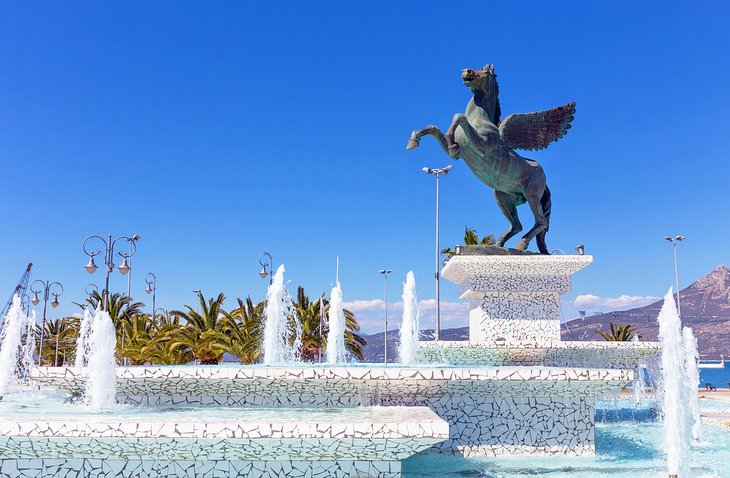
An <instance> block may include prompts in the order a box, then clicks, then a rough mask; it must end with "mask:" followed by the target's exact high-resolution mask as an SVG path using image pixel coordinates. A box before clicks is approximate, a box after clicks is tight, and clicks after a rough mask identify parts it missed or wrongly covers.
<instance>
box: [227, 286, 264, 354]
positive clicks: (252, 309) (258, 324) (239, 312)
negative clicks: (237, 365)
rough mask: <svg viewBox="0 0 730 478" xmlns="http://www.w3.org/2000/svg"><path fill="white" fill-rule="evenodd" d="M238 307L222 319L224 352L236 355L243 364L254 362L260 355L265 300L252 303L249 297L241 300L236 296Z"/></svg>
mask: <svg viewBox="0 0 730 478" xmlns="http://www.w3.org/2000/svg"><path fill="white" fill-rule="evenodd" d="M236 301H237V302H238V307H237V308H235V309H233V310H232V311H230V313H229V314H227V315H226V316H225V317H224V318H223V319H222V322H223V323H224V326H223V328H224V331H225V337H226V341H225V342H224V343H223V344H222V346H223V348H224V349H225V351H226V352H228V353H229V354H231V355H234V356H235V357H238V358H239V359H240V360H241V362H243V363H245V364H252V363H255V362H256V361H257V360H258V358H259V356H260V355H261V342H262V340H263V336H264V307H265V306H266V301H261V302H259V303H258V304H256V305H254V303H253V300H251V297H250V296H248V297H246V300H245V301H243V300H241V298H236Z"/></svg>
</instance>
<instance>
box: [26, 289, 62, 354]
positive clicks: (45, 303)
mask: <svg viewBox="0 0 730 478" xmlns="http://www.w3.org/2000/svg"><path fill="white" fill-rule="evenodd" d="M54 287H55V289H56V290H58V289H59V288H60V292H54V291H53V290H52V289H53V288H54ZM30 291H31V292H33V299H31V302H32V303H33V305H38V303H39V302H40V299H38V294H40V293H41V292H42V293H43V324H42V325H41V341H40V344H39V346H38V366H40V365H42V363H43V338H44V336H45V333H46V310H47V309H48V298H49V296H51V295H52V296H53V301H52V302H51V307H53V308H54V309H55V308H56V307H58V296H59V295H61V294H63V286H62V285H61V283H60V282H49V281H42V280H40V279H36V280H34V281H33V282H31V284H30ZM56 336H58V331H56ZM57 362H58V347H56V363H57Z"/></svg>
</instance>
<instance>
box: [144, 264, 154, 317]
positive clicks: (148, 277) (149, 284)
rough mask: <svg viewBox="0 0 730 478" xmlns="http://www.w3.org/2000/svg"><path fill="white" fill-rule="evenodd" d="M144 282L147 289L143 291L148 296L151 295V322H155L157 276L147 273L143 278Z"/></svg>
mask: <svg viewBox="0 0 730 478" xmlns="http://www.w3.org/2000/svg"><path fill="white" fill-rule="evenodd" d="M144 281H145V282H146V283H147V288H146V289H145V290H144V291H145V292H147V293H148V294H152V322H154V321H155V313H156V312H155V299H156V296H157V276H156V275H154V274H153V273H152V272H148V273H147V275H146V276H144Z"/></svg>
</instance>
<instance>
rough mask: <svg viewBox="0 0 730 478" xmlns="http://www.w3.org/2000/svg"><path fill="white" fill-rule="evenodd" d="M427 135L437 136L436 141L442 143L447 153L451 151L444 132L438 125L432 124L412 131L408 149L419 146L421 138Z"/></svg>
mask: <svg viewBox="0 0 730 478" xmlns="http://www.w3.org/2000/svg"><path fill="white" fill-rule="evenodd" d="M426 135H431V136H433V137H434V138H436V141H438V142H439V144H440V145H441V148H442V149H443V150H444V152H445V153H446V154H448V153H449V145H448V144H447V142H446V138H445V137H444V134H443V133H442V132H441V130H440V129H438V127H437V126H434V125H432V124H430V125H428V126H426V127H425V128H423V129H419V130H418V131H414V132H412V133H411V138H410V139H409V140H408V145H407V146H406V149H415V148H417V147H418V146H419V144H420V142H421V138H422V137H423V136H426Z"/></svg>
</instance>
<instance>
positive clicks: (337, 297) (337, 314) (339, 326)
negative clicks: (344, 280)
mask: <svg viewBox="0 0 730 478" xmlns="http://www.w3.org/2000/svg"><path fill="white" fill-rule="evenodd" d="M328 319H329V331H328V332H327V363H328V364H330V365H335V364H338V363H344V362H346V361H347V349H346V348H345V310H344V308H343V305H342V288H341V287H340V281H337V285H335V287H333V288H332V293H331V295H330V306H329V314H328Z"/></svg>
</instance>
